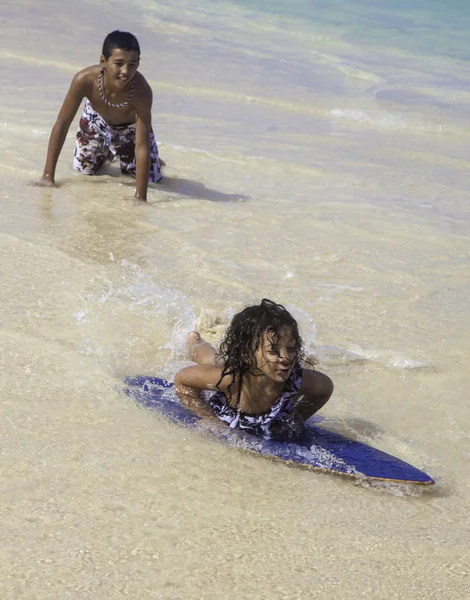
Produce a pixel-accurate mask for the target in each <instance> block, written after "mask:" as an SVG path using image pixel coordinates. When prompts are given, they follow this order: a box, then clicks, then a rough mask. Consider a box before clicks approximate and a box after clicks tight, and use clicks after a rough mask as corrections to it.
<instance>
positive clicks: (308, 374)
mask: <svg viewBox="0 0 470 600" xmlns="http://www.w3.org/2000/svg"><path fill="white" fill-rule="evenodd" d="M302 371H303V373H302V383H301V385H300V389H299V395H300V396H303V398H301V400H299V402H298V403H297V405H296V407H295V415H296V417H299V418H300V419H302V421H306V420H307V419H308V418H310V417H311V416H312V415H313V414H315V413H316V412H317V411H318V410H320V408H321V407H322V406H324V405H325V404H326V403H327V402H328V400H329V399H330V397H331V394H332V393H333V389H334V386H333V382H332V381H331V379H330V378H329V377H328V375H325V374H324V373H320V371H312V370H311V369H302Z"/></svg>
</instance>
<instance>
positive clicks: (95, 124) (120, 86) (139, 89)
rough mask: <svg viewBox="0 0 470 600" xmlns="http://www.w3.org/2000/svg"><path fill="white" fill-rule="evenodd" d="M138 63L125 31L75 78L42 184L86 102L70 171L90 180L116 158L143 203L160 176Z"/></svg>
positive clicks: (51, 176) (51, 177)
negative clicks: (96, 62)
mask: <svg viewBox="0 0 470 600" xmlns="http://www.w3.org/2000/svg"><path fill="white" fill-rule="evenodd" d="M139 60H140V47H139V42H138V41H137V39H136V38H135V37H134V36H133V35H132V34H131V33H127V32H125V31H113V32H112V33H110V34H109V35H108V36H107V37H106V39H105V40H104V43H103V50H102V55H101V58H100V64H99V65H94V66H91V67H87V68H86V69H83V71H80V72H79V73H77V74H76V75H75V77H74V78H73V79H72V83H71V85H70V89H69V91H68V93H67V95H66V97H65V100H64V103H63V104H62V108H61V109H60V111H59V114H58V116H57V120H56V123H55V125H54V127H53V128H52V132H51V136H50V138H49V146H48V149H47V159H46V165H45V167H44V173H43V175H42V178H41V183H42V184H43V185H51V186H52V185H54V184H55V170H56V166H57V160H58V159H59V154H60V151H61V150H62V146H63V145H64V141H65V138H66V136H67V132H68V130H69V127H70V125H71V123H72V121H73V118H74V117H75V115H76V113H77V110H78V108H79V106H80V104H81V102H82V100H83V98H86V101H85V106H84V109H83V114H82V116H81V119H80V124H79V127H78V131H77V140H76V144H75V152H74V160H73V166H74V168H75V169H77V170H78V171H80V172H82V173H85V174H86V175H95V174H96V173H97V172H98V171H99V169H100V168H101V167H102V166H103V164H104V163H105V161H106V160H107V159H109V158H111V159H112V158H113V157H114V156H119V159H120V163H121V172H122V173H128V174H130V175H133V176H134V177H135V178H136V191H135V197H136V198H140V199H141V200H147V187H148V182H149V181H151V182H153V183H156V182H158V181H160V179H161V178H162V177H163V175H162V174H161V171H160V161H159V158H158V148H157V143H156V141H155V136H154V134H153V131H152V116H151V109H152V90H151V88H150V86H149V84H148V83H147V81H146V80H145V78H144V77H143V75H141V74H140V73H138V71H137V69H138V67H139ZM162 164H163V163H162Z"/></svg>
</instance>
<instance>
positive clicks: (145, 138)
mask: <svg viewBox="0 0 470 600" xmlns="http://www.w3.org/2000/svg"><path fill="white" fill-rule="evenodd" d="M136 109H137V123H136V133H135V167H136V185H135V197H136V198H140V200H147V188H148V184H149V171H150V131H151V129H152V90H151V89H150V86H149V85H148V84H147V83H146V82H145V85H144V89H143V90H142V92H141V94H140V97H139V101H138V104H136Z"/></svg>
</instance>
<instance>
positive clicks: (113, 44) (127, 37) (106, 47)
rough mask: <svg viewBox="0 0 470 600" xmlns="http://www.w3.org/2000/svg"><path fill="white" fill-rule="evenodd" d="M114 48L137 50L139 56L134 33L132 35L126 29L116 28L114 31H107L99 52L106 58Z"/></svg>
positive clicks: (137, 43) (138, 47)
mask: <svg viewBox="0 0 470 600" xmlns="http://www.w3.org/2000/svg"><path fill="white" fill-rule="evenodd" d="M115 48H119V49H120V50H131V51H134V52H137V54H138V55H139V58H140V46H139V42H138V41H137V38H136V37H135V35H132V33H129V32H128V31H119V30H118V29H116V31H112V32H111V33H108V35H107V36H106V38H105V40H104V42H103V50H102V51H101V54H102V55H103V56H104V57H105V59H106V60H108V58H109V57H110V56H111V54H112V53H113V50H114V49H115Z"/></svg>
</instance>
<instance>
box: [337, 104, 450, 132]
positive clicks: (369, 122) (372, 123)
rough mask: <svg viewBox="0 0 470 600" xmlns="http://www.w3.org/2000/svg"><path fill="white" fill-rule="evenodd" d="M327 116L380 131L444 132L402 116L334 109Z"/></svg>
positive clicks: (426, 123) (437, 126) (435, 126)
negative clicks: (376, 128)
mask: <svg viewBox="0 0 470 600" xmlns="http://www.w3.org/2000/svg"><path fill="white" fill-rule="evenodd" d="M326 116H327V117H330V118H332V119H334V120H335V119H336V120H342V121H348V122H350V123H358V124H360V125H363V126H369V127H378V128H380V129H393V130H394V131H421V132H427V133H442V132H443V127H442V125H441V124H438V123H431V122H430V121H419V120H417V121H412V122H409V121H407V120H406V119H404V118H403V117H402V116H401V115H393V114H385V115H379V114H377V115H371V114H368V113H366V112H364V111H363V110H354V109H341V108H334V109H333V110H330V111H329V112H328V113H327V114H326Z"/></svg>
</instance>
